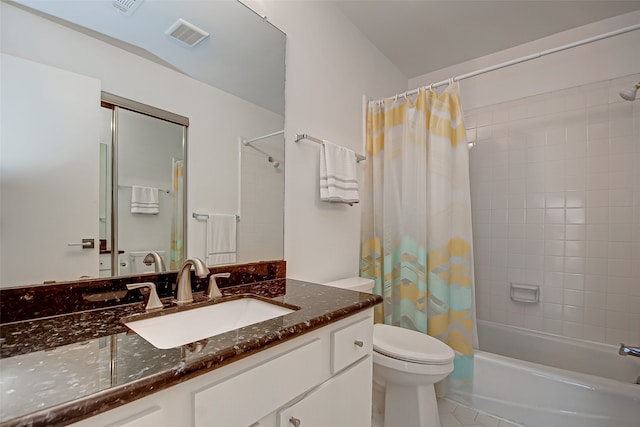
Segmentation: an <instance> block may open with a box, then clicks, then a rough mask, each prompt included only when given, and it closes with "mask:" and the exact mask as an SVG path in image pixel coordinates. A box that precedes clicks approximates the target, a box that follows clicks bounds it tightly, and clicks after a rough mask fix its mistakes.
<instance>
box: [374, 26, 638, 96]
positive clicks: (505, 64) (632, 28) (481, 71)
mask: <svg viewBox="0 0 640 427" xmlns="http://www.w3.org/2000/svg"><path fill="white" fill-rule="evenodd" d="M636 30H640V24H637V25H632V26H630V27H625V28H621V29H619V30H615V31H611V32H608V33H604V34H600V35H599V36H594V37H589V38H587V39H584V40H580V41H577V42H573V43H569V44H565V45H562V46H559V47H554V48H552V49H547V50H543V51H541V52H538V53H533V54H531V55H527V56H523V57H521V58H517V59H512V60H510V61H505V62H501V63H499V64H496V65H492V66H490V67H486V68H481V69H479V70H476V71H472V72H470V73H466V74H460V75H458V76H455V77H453V78H450V79H446V80H442V81H439V82H437V83H432V84H430V85H426V86H421V87H419V88H417V89H413V90H410V91H406V92H404V93H399V94H398V95H395V96H390V97H388V98H382V99H380V100H379V101H384V100H387V99H395V98H396V97H398V96H404V97H405V98H406V97H408V96H411V95H415V94H417V93H418V92H419V91H420V89H421V88H424V87H428V88H430V89H433V88H436V87H439V86H444V85H446V84H448V83H449V82H450V81H454V82H457V81H460V80H465V79H468V78H470V77H475V76H479V75H481V74H485V73H489V72H491V71H495V70H499V69H501V68H506V67H510V66H512V65H516V64H521V63H523V62H527V61H531V60H533V59H538V58H542V57H543V56H547V55H551V54H552V53H557V52H561V51H563V50H567V49H572V48H574V47H578V46H583V45H585V44H589V43H593V42H597V41H600V40H604V39H608V38H610V37H614V36H618V35H620V34H625V33H630V32H631V31H636Z"/></svg>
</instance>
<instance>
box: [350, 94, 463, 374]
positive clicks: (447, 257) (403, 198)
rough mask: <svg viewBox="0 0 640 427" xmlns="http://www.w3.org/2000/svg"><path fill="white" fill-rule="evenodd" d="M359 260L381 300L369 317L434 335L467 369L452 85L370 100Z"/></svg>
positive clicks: (459, 127) (459, 138)
mask: <svg viewBox="0 0 640 427" xmlns="http://www.w3.org/2000/svg"><path fill="white" fill-rule="evenodd" d="M366 156H367V159H368V160H367V162H366V163H367V164H366V166H365V176H364V180H363V181H364V182H363V184H364V185H363V194H362V212H363V213H362V234H361V257H360V258H361V265H360V273H361V276H363V277H368V278H372V279H374V280H375V288H374V292H376V293H378V294H380V295H382V296H383V298H384V303H383V305H382V306H381V307H380V306H379V307H378V310H377V312H376V321H377V322H384V323H387V324H392V325H396V326H402V327H405V328H408V329H412V330H417V331H420V332H423V333H426V334H429V335H432V336H435V337H437V338H439V339H440V340H442V341H443V342H445V343H446V344H448V345H449V346H450V347H451V348H453V349H454V350H455V352H456V358H455V360H454V364H455V369H454V372H453V373H452V374H451V376H450V377H451V378H453V379H466V378H471V377H472V375H473V350H472V349H473V346H474V343H475V341H476V334H475V325H474V319H475V317H474V316H475V313H474V303H473V301H474V295H473V293H474V291H473V256H472V234H471V200H470V197H471V196H470V184H469V153H468V147H467V142H466V133H465V129H464V125H463V120H462V110H461V107H460V100H459V95H458V85H457V83H453V84H451V85H449V87H448V88H447V89H445V90H444V91H443V92H442V94H438V93H437V92H436V91H434V90H420V92H419V93H418V95H417V97H416V100H415V102H414V101H413V100H412V99H410V98H409V99H407V100H404V99H402V100H398V99H397V98H396V99H395V100H390V101H389V100H387V101H385V102H383V103H381V102H370V103H369V107H368V111H367V117H366Z"/></svg>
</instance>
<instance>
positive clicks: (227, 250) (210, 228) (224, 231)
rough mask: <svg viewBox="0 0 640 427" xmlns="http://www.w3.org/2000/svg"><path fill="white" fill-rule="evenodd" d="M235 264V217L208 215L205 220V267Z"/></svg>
mask: <svg viewBox="0 0 640 427" xmlns="http://www.w3.org/2000/svg"><path fill="white" fill-rule="evenodd" d="M235 262H236V216H235V215H221V214H209V215H208V218H207V265H210V266H214V265H223V264H234V263H235Z"/></svg>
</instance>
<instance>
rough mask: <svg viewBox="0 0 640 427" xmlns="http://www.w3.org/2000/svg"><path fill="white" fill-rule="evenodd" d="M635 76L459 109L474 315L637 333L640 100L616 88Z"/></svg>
mask: <svg viewBox="0 0 640 427" xmlns="http://www.w3.org/2000/svg"><path fill="white" fill-rule="evenodd" d="M638 81H640V74H636V75H632V76H626V77H623V78H619V79H615V80H610V81H606V82H601V83H597V84H590V85H586V86H580V87H576V88H571V89H566V90H562V91H557V92H551V93H547V94H542V95H538V96H534V97H529V98H525V99H520V100H516V101H511V102H507V103H503V104H498V105H492V106H488V107H483V108H478V109H475V110H471V111H466V112H465V127H466V128H467V135H468V139H469V141H470V142H472V143H473V147H472V148H471V149H470V153H471V154H470V162H471V165H470V174H471V198H472V211H473V226H474V233H473V234H474V254H475V276H476V296H477V299H476V307H477V313H478V318H479V319H484V320H490V321H494V322H499V323H504V324H508V325H512V326H519V327H524V328H528V329H533V330H538V331H545V332H549V333H553V334H559V335H564V336H570V337H575V338H582V339H587V340H592V341H599V342H606V343H610V344H619V343H620V342H625V343H629V344H638V343H640V130H639V124H640V100H636V101H634V102H629V101H624V100H623V99H622V98H620V96H619V92H620V91H621V90H623V89H630V88H632V87H633V85H634V84H635V83H636V82H638ZM463 95H464V94H463ZM510 283H522V284H530V285H538V286H540V301H539V302H538V303H520V302H514V301H512V300H511V299H510Z"/></svg>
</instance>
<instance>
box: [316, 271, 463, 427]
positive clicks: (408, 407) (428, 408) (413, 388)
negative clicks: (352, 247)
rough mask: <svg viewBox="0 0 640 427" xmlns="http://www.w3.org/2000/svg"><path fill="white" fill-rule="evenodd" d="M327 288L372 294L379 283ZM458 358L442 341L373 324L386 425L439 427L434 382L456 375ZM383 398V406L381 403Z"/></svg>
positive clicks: (376, 382) (377, 388) (339, 283)
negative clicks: (454, 362) (454, 364)
mask: <svg viewBox="0 0 640 427" xmlns="http://www.w3.org/2000/svg"><path fill="white" fill-rule="evenodd" d="M324 284H325V285H327V286H334V287H339V288H343V289H351V290H356V291H359V292H369V293H371V292H372V290H373V285H374V282H373V280H372V279H365V278H362V277H352V278H347V279H342V280H336V281H334V282H328V283H324ZM454 356H455V353H454V351H453V350H452V349H451V347H449V346H448V345H446V344H445V343H443V342H442V341H440V340H438V339H437V338H434V337H431V336H428V335H425V334H423V333H420V332H416V331H412V330H409V329H404V328H400V327H398V326H391V325H384V324H375V325H374V326H373V387H374V392H373V394H374V396H373V399H374V408H375V407H378V408H381V407H384V425H385V427H440V417H439V415H438V406H437V403H436V393H435V388H434V384H435V383H437V382H438V381H441V380H443V379H444V378H446V377H447V376H448V375H449V374H450V373H451V372H452V371H453V358H454ZM378 395H381V396H380V397H381V398H382V401H383V402H380V403H382V404H376V403H377V402H376V400H377V399H378Z"/></svg>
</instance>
